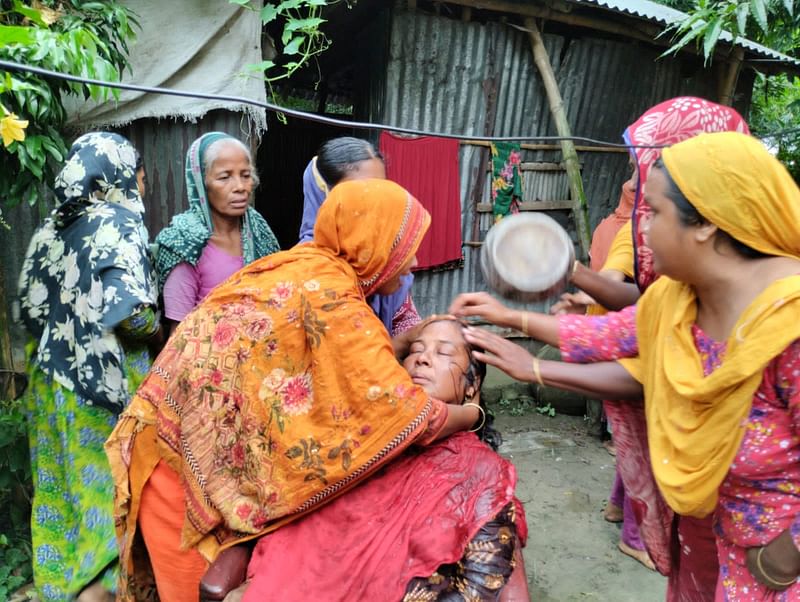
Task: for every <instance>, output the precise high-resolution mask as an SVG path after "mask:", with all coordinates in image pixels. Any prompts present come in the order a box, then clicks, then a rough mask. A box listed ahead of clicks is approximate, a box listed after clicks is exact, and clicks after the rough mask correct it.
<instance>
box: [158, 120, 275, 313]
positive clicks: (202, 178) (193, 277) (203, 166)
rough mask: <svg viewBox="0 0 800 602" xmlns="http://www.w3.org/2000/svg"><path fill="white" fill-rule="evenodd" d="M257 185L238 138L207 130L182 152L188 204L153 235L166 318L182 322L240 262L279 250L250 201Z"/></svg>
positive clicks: (244, 263)
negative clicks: (185, 208) (156, 234)
mask: <svg viewBox="0 0 800 602" xmlns="http://www.w3.org/2000/svg"><path fill="white" fill-rule="evenodd" d="M257 186H258V175H257V173H256V169H255V166H254V165H253V160H252V156H251V153H250V149H249V148H247V146H245V144H243V143H242V142H241V141H240V140H238V139H237V138H234V137H233V136H229V135H228V134H224V133H222V132H211V133H209V134H203V135H202V136H200V137H199V138H198V139H197V140H195V141H194V142H192V145H191V147H190V148H189V151H188V152H187V153H186V193H187V195H188V197H189V209H188V210H186V211H184V212H183V213H180V214H178V215H176V216H175V217H173V218H172V221H171V222H170V225H169V226H168V227H167V228H164V229H163V230H162V231H161V232H160V233H159V234H158V236H157V237H156V247H155V248H156V250H155V258H156V271H157V272H158V282H159V288H160V290H161V291H162V295H163V299H164V315H165V317H166V318H167V319H168V320H170V321H171V322H173V323H177V322H180V321H182V320H183V319H184V318H185V317H186V316H187V314H188V313H189V312H190V311H192V310H193V309H194V308H195V306H197V304H198V303H199V302H200V301H201V300H202V299H203V298H204V297H205V296H206V295H207V294H208V293H209V291H210V290H211V289H212V288H214V287H215V286H217V285H218V284H219V283H221V282H223V281H224V280H226V279H227V278H228V277H229V276H230V275H231V274H233V273H234V272H236V271H237V270H239V269H241V268H242V266H245V265H247V264H249V263H252V262H253V261H255V260H256V259H258V258H259V257H264V256H265V255H269V254H270V253H275V252H276V251H278V250H279V247H278V241H277V239H276V238H275V235H274V234H273V233H272V230H270V227H269V225H268V224H267V222H266V221H265V220H264V218H263V217H261V214H259V213H258V211H256V210H255V209H253V207H252V206H251V203H250V202H251V197H252V195H253V190H254V189H255V188H256V187H257ZM173 326H174V324H173Z"/></svg>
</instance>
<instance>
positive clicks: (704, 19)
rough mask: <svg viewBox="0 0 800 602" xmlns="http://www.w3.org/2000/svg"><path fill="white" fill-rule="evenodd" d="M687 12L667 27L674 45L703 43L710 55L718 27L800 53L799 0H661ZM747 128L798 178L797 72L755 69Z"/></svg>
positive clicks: (674, 47)
mask: <svg viewBox="0 0 800 602" xmlns="http://www.w3.org/2000/svg"><path fill="white" fill-rule="evenodd" d="M663 3H664V4H667V5H669V6H672V7H673V8H676V9H678V10H682V11H684V12H686V13H687V17H686V18H685V19H683V20H682V21H680V22H679V23H676V24H675V25H674V26H673V27H672V28H671V30H670V31H671V32H672V34H673V36H674V37H673V45H672V47H671V48H670V49H669V50H668V51H667V53H666V54H670V53H675V52H677V51H678V50H680V49H681V48H683V47H684V46H686V45H687V44H690V43H694V44H696V45H697V46H698V48H702V53H703V55H704V56H705V58H706V61H711V60H712V59H713V57H714V51H715V50H716V48H717V45H718V44H719V41H720V39H721V35H722V32H723V31H728V32H729V33H731V34H733V35H735V36H737V37H746V38H748V39H750V40H753V41H755V42H758V43H759V44H762V45H764V46H766V47H767V48H771V49H773V50H777V51H778V52H782V53H784V54H787V55H789V56H792V57H798V58H800V0H664V2H663ZM752 100H753V102H752V105H751V109H750V115H748V122H749V124H750V129H751V131H752V132H753V134H754V135H756V136H759V137H761V138H763V139H764V140H765V142H766V143H767V144H768V145H769V146H770V147H771V148H772V149H773V150H774V151H775V153H776V155H777V157H778V158H779V159H780V160H781V161H782V162H783V163H784V164H785V165H786V166H787V168H788V169H789V171H790V172H791V173H792V175H793V176H794V178H795V179H796V180H797V181H800V77H797V76H794V75H786V74H780V75H773V76H767V75H765V74H763V73H760V72H757V76H756V82H755V86H754V89H753V99H752Z"/></svg>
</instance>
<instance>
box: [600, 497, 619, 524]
mask: <svg viewBox="0 0 800 602" xmlns="http://www.w3.org/2000/svg"><path fill="white" fill-rule="evenodd" d="M603 518H604V519H606V520H607V521H608V522H610V523H621V522H622V518H623V517H622V508H620V507H619V506H617V505H616V504H612V503H611V502H608V503H607V504H606V509H605V510H603Z"/></svg>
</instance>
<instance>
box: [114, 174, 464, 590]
mask: <svg viewBox="0 0 800 602" xmlns="http://www.w3.org/2000/svg"><path fill="white" fill-rule="evenodd" d="M429 223H430V216H429V215H428V213H427V212H426V211H425V210H424V209H423V208H422V206H421V205H420V204H419V203H418V202H417V201H416V200H415V199H414V198H413V197H411V196H410V195H409V194H408V192H407V191H406V190H404V189H403V188H401V187H400V186H398V185H397V184H394V183H392V182H388V181H385V180H359V181H354V182H344V183H342V184H340V185H339V186H337V187H336V188H335V189H334V190H332V191H331V193H330V195H329V196H328V199H327V201H326V202H325V203H324V205H323V206H322V208H321V209H320V213H319V217H318V220H317V225H316V227H315V231H314V242H313V243H311V244H308V245H298V246H296V247H294V248H293V249H291V250H289V251H285V252H283V253H279V254H275V255H272V256H269V257H264V258H262V259H260V260H258V261H255V262H253V263H252V264H250V265H249V266H246V267H245V268H244V269H243V270H240V271H239V272H238V273H237V274H236V275H235V276H234V277H232V278H231V279H229V280H228V281H227V282H226V283H225V284H223V285H221V286H219V287H217V288H216V289H214V291H212V292H211V293H210V294H209V296H208V297H206V299H205V300H204V301H202V302H201V304H200V305H199V306H198V308H197V309H196V310H195V311H194V312H192V314H191V315H190V316H189V317H187V319H186V320H184V321H183V322H182V323H181V324H180V326H179V327H178V328H177V330H176V331H175V333H174V334H173V336H172V337H171V339H170V341H169V343H168V344H167V346H166V347H165V349H164V351H163V352H162V353H161V355H160V356H159V357H158V359H157V361H156V363H155V365H154V366H153V369H152V370H151V372H150V375H149V376H148V378H147V379H146V380H145V382H144V384H143V385H142V386H141V387H140V388H139V390H138V392H137V395H136V397H135V398H134V401H133V403H132V404H131V407H130V408H129V410H128V411H127V412H126V413H125V415H124V416H123V418H122V420H121V421H120V423H119V424H118V426H117V428H116V429H115V430H114V433H113V434H112V436H111V438H110V439H109V441H108V443H107V445H106V449H107V451H108V453H109V456H110V458H111V463H112V467H113V469H114V471H115V472H114V475H115V484H116V492H117V500H116V502H117V525H118V535H119V538H120V544H121V546H122V548H121V568H122V579H121V591H120V592H119V594H118V599H120V600H134V599H135V600H141V599H143V598H146V597H147V596H146V592H143V588H145V587H146V585H147V583H148V577H149V575H148V573H149V572H150V567H152V572H153V573H154V576H155V582H156V584H157V588H158V595H159V596H160V597H161V599H164V600H170V601H174V600H178V601H180V600H197V598H198V590H199V582H200V579H201V577H202V576H203V574H204V572H205V570H206V567H207V563H208V560H212V559H214V558H215V556H216V555H217V553H218V552H219V551H220V549H221V548H224V547H229V546H232V545H235V544H237V543H238V542H241V541H244V540H246V539H249V538H254V537H258V536H260V535H263V534H265V533H268V532H271V531H274V530H275V529H277V528H279V527H281V526H282V525H284V524H286V523H289V522H291V521H293V520H295V519H296V518H298V517H299V516H301V515H303V514H306V513H308V512H310V511H312V510H314V509H316V508H317V507H318V506H320V505H321V504H323V503H325V502H327V501H329V500H331V499H332V498H333V497H335V496H337V495H339V494H340V493H342V492H344V491H345V490H347V489H349V488H350V487H352V486H354V485H355V484H356V483H358V482H360V481H361V480H363V479H364V478H366V477H368V476H369V475H371V474H372V473H373V472H374V471H375V470H377V469H378V468H380V467H381V466H382V465H383V464H384V463H385V462H387V461H388V460H390V459H392V458H394V457H395V456H397V455H398V454H399V453H401V452H402V450H403V449H405V448H406V447H408V446H409V445H410V444H411V443H417V444H421V445H425V444H428V443H431V442H432V441H434V440H436V439H438V438H440V437H443V436H446V435H449V434H451V433H453V432H455V431H457V430H461V429H465V428H469V427H470V426H472V425H473V424H475V422H476V421H477V419H478V414H479V412H478V410H477V408H475V407H472V406H461V405H453V404H446V403H444V402H442V401H439V400H436V399H433V398H431V397H430V396H429V395H428V394H427V393H425V391H424V389H423V388H422V387H420V386H418V385H416V384H415V383H414V382H413V381H412V380H411V377H410V376H409V375H408V373H407V372H406V371H405V370H403V368H402V366H400V364H398V362H397V360H396V359H395V353H394V349H393V347H392V344H391V341H390V338H389V334H388V333H387V332H386V330H385V328H384V327H383V325H382V324H381V322H380V320H378V318H377V317H376V316H375V314H374V313H373V312H372V310H371V309H370V307H369V306H368V305H367V304H366V302H365V301H364V299H365V297H366V296H368V295H370V294H373V293H376V292H380V293H383V294H391V293H392V292H394V291H396V290H397V288H398V287H399V286H400V278H401V277H402V276H403V275H405V274H407V273H408V272H409V270H410V269H411V267H412V266H413V265H414V262H415V253H416V250H417V248H418V247H419V243H420V241H421V240H422V236H423V235H424V233H425V231H426V230H427V228H428V225H429ZM142 541H143V543H144V547H143V546H141V545H140V544H141V542H142ZM148 557H149V558H148Z"/></svg>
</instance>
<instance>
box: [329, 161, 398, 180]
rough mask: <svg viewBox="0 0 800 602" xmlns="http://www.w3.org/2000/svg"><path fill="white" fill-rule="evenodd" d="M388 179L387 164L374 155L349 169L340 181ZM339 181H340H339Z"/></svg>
mask: <svg viewBox="0 0 800 602" xmlns="http://www.w3.org/2000/svg"><path fill="white" fill-rule="evenodd" d="M366 179H376V180H385V179H386V165H384V164H383V161H382V160H381V159H378V157H373V158H372V159H367V160H366V161H359V162H358V163H356V164H355V165H354V166H353V169H352V170H350V171H348V172H347V173H346V174H345V175H344V176H343V177H342V179H341V180H339V182H347V181H348V180H366ZM337 183H338V182H337Z"/></svg>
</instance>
